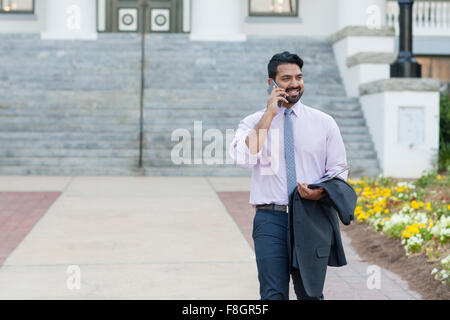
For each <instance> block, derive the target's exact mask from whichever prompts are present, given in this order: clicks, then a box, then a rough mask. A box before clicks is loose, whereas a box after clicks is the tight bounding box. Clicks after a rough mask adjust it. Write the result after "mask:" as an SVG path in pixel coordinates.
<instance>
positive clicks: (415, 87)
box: [359, 78, 440, 96]
mask: <svg viewBox="0 0 450 320" xmlns="http://www.w3.org/2000/svg"><path fill="white" fill-rule="evenodd" d="M439 88H440V80H439V79H431V78H390V79H381V80H376V81H372V82H368V83H363V84H361V85H360V86H359V94H360V95H361V96H364V95H369V94H376V93H381V92H386V91H419V92H420V91H436V92H439Z"/></svg>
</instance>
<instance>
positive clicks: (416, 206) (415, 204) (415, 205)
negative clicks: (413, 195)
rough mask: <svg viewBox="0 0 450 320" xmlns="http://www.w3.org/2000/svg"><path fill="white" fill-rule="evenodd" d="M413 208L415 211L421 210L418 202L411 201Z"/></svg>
mask: <svg viewBox="0 0 450 320" xmlns="http://www.w3.org/2000/svg"><path fill="white" fill-rule="evenodd" d="M411 208H413V209H419V204H418V203H417V201H416V200H413V201H411Z"/></svg>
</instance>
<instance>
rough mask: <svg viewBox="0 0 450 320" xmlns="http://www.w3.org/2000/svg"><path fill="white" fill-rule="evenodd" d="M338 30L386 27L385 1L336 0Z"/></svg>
mask: <svg viewBox="0 0 450 320" xmlns="http://www.w3.org/2000/svg"><path fill="white" fill-rule="evenodd" d="M338 1H339V3H338V30H341V29H343V28H345V27H347V26H367V27H369V28H371V27H374V28H377V26H379V27H382V26H384V25H386V0H338Z"/></svg>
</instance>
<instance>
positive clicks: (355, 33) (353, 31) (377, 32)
mask: <svg viewBox="0 0 450 320" xmlns="http://www.w3.org/2000/svg"><path fill="white" fill-rule="evenodd" d="M347 37H395V29H394V27H388V26H383V27H381V28H380V29H369V28H368V27H366V26H348V27H345V28H343V29H341V30H339V31H338V32H336V33H334V34H332V35H331V36H330V37H329V41H330V42H331V43H332V44H334V43H336V42H338V41H339V40H342V39H344V38H347Z"/></svg>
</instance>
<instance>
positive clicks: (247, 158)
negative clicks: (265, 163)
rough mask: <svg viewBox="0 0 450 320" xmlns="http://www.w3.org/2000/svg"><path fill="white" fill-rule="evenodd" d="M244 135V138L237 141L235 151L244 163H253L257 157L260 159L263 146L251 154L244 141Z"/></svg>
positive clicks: (256, 160)
mask: <svg viewBox="0 0 450 320" xmlns="http://www.w3.org/2000/svg"><path fill="white" fill-rule="evenodd" d="M246 138H247V137H245V138H244V139H241V140H239V141H238V143H237V152H238V155H240V156H241V159H242V160H243V161H244V163H247V164H252V165H255V164H256V163H257V162H258V160H259V159H261V156H262V153H263V150H264V146H263V147H262V148H261V150H259V152H258V153H256V154H251V153H250V149H249V148H248V146H247V144H246V143H245V139H246Z"/></svg>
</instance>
